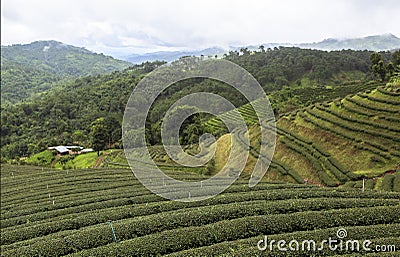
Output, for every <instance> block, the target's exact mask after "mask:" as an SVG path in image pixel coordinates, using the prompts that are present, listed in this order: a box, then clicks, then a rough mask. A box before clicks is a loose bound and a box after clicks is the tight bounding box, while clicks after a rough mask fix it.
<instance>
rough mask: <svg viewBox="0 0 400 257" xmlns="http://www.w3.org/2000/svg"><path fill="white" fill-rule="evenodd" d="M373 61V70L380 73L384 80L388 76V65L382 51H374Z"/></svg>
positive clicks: (376, 73) (377, 73) (371, 57)
mask: <svg viewBox="0 0 400 257" xmlns="http://www.w3.org/2000/svg"><path fill="white" fill-rule="evenodd" d="M370 60H371V63H372V66H371V70H372V72H373V73H374V74H375V75H378V76H379V77H380V79H381V80H382V81H384V80H385V78H386V73H387V67H386V64H385V62H384V60H383V58H382V55H381V54H380V53H376V52H374V53H372V54H371V56H370Z"/></svg>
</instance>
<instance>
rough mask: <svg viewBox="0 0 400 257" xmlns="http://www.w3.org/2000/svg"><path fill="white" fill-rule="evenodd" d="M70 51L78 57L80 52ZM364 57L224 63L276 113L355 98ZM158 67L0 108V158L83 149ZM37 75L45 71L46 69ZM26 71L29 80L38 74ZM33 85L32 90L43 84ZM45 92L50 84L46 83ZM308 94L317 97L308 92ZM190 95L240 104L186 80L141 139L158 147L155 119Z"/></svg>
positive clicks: (294, 55) (271, 55) (365, 67)
mask: <svg viewBox="0 0 400 257" xmlns="http://www.w3.org/2000/svg"><path fill="white" fill-rule="evenodd" d="M21 47H22V46H21ZM60 47H61V46H60ZM62 47H64V46H62ZM51 49H52V48H50V49H49V50H47V51H51ZM76 51H77V52H85V50H83V49H80V48H78V49H76ZM85 54H86V53H85ZM370 54H371V52H368V51H351V50H348V51H337V52H323V51H318V50H307V49H299V48H279V49H278V48H277V49H270V50H267V51H264V52H256V53H249V52H247V51H244V53H243V54H239V52H231V53H230V54H229V55H227V56H226V57H225V58H226V59H228V60H231V61H233V62H235V63H237V64H239V65H241V66H242V67H244V68H245V69H247V70H248V71H249V72H250V73H251V74H252V75H253V76H255V78H256V79H257V80H258V81H259V82H260V83H261V85H262V87H263V88H264V90H265V91H266V92H267V93H268V94H271V95H272V97H271V98H272V101H273V105H274V106H273V107H274V111H275V113H276V114H279V113H285V112H287V111H290V110H294V109H297V108H299V107H304V106H307V105H309V104H310V103H314V102H319V101H324V100H332V99H334V98H335V97H337V96H341V97H344V96H345V95H347V94H349V93H355V92H357V91H355V90H356V89H357V87H360V88H363V87H364V84H365V81H367V80H369V79H370V78H372V75H371V73H370V71H369V66H370V61H369V56H370ZM89 55H90V54H89ZM389 55H390V54H385V55H384V57H385V58H388V56H389ZM96 56H98V55H93V56H92V55H90V56H89V57H88V59H89V60H90V58H92V57H93V58H94V57H96ZM161 64H163V63H162V62H153V63H144V64H142V65H135V66H132V67H131V68H128V69H125V70H123V71H118V72H113V73H111V74H105V75H97V76H85V77H80V78H78V79H76V80H74V81H70V82H68V83H65V82H63V83H61V85H60V86H59V87H58V88H56V89H53V90H51V91H46V90H47V89H43V90H44V92H43V93H41V94H40V95H38V96H37V97H35V98H34V99H31V100H30V102H26V103H20V104H17V105H13V106H5V105H2V122H1V135H2V141H1V149H2V151H1V154H2V157H3V158H6V159H13V158H18V157H25V156H29V155H31V154H34V153H37V152H40V151H43V150H45V149H46V148H47V146H49V145H57V144H72V143H74V142H75V143H76V144H82V145H85V146H88V147H90V145H88V143H89V142H88V137H87V135H88V133H89V130H90V124H91V123H92V122H93V121H94V120H95V119H97V118H99V117H112V118H113V119H116V120H117V121H118V122H121V119H122V115H123V111H124V108H125V104H126V102H127V100H128V97H129V95H130V93H131V92H132V90H133V88H134V87H135V85H136V83H138V82H139V81H140V79H141V78H142V77H143V76H145V74H147V73H148V72H150V71H151V70H153V69H154V68H156V67H158V66H159V65H161ZM37 66H38V67H39V65H37ZM87 66H89V67H90V66H91V65H87ZM43 69H46V70H49V69H51V68H49V67H47V66H46V68H43ZM5 72H7V71H5ZM32 72H33V73H34V74H35V72H39V71H38V70H32ZM18 74H19V75H21V74H22V73H18V72H17V74H14V75H12V74H11V73H10V74H9V76H10V78H18V76H19V75H18ZM38 74H39V75H38V76H37V77H35V76H34V75H32V76H30V75H29V74H26V77H24V78H21V80H25V79H31V80H34V79H35V78H38V79H39V78H45V77H46V76H44V75H43V76H42V75H41V73H38ZM54 76H56V75H54ZM39 80H40V79H39ZM13 81H14V80H13ZM15 81H18V79H16V80H15ZM2 83H3V81H2ZM35 83H36V82H35ZM39 84H40V83H38V84H37V87H35V88H36V89H39V88H40V87H42V86H45V85H46V84H40V86H39ZM47 85H49V86H51V85H52V84H51V83H50V82H49V84H47ZM354 85H356V86H354ZM9 89H10V88H9ZM36 89H32V90H33V91H35V90H36ZM2 90H3V87H2ZM4 90H5V91H7V90H6V89H4ZM28 91H29V90H28ZM313 91H315V92H319V93H320V94H319V95H315V94H314V95H313V94H310V93H309V92H313ZM11 92H14V93H16V94H18V95H19V94H20V92H18V91H9V93H6V94H4V96H7V94H11ZM194 92H210V93H215V94H219V95H221V96H223V97H225V98H226V99H228V100H229V101H230V102H232V103H233V104H234V105H235V106H237V107H239V106H241V105H243V104H245V103H246V101H245V99H244V98H243V96H241V95H240V94H239V93H238V92H237V91H236V90H234V89H233V88H231V87H230V86H227V85H224V84H223V83H220V82H218V81H213V80H206V79H193V80H188V81H182V82H179V83H177V84H175V85H173V86H172V87H170V88H168V90H166V91H165V92H163V93H162V94H161V95H160V97H159V98H158V99H157V101H156V102H155V104H154V108H153V109H152V110H151V112H150V115H149V118H148V122H149V124H151V126H150V128H149V130H148V138H149V142H150V143H151V144H160V139H159V137H158V136H157V132H158V131H159V124H160V121H161V117H163V113H165V112H166V111H167V110H168V108H169V107H170V106H171V105H172V104H173V103H174V102H175V101H176V100H178V99H179V98H181V97H183V96H185V95H188V94H191V93H194ZM29 94H30V93H29ZM307 94H308V95H307ZM2 95H3V94H2ZM21 95H23V93H21ZM302 95H304V97H303V96H302ZM205 119H208V117H205ZM82 135H83V136H82ZM119 139H120V135H119V136H118V133H117V132H116V133H115V137H114V138H113V140H112V141H113V142H112V143H118V142H119ZM189 143H192V142H189Z"/></svg>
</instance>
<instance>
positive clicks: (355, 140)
mask: <svg viewBox="0 0 400 257" xmlns="http://www.w3.org/2000/svg"><path fill="white" fill-rule="evenodd" d="M299 116H300V117H301V118H302V119H303V120H304V121H306V122H309V123H311V124H313V125H314V126H316V127H318V128H320V129H322V130H325V131H328V132H330V133H332V134H334V135H337V136H340V137H342V138H345V139H348V140H351V141H354V142H362V140H360V139H359V138H356V137H354V136H351V135H349V134H347V133H343V132H341V131H339V130H337V129H334V128H332V127H328V126H325V125H322V124H321V123H319V122H316V121H314V120H312V119H310V118H309V117H308V116H307V115H306V114H305V113H304V112H299ZM364 143H365V144H367V145H364V146H361V147H362V149H363V150H366V151H369V152H371V153H374V154H377V155H379V156H381V157H383V158H385V159H387V160H389V159H390V157H389V155H388V154H385V153H383V152H382V151H380V150H378V149H375V148H372V147H369V146H368V145H370V146H373V145H372V142H364ZM357 146H358V145H357Z"/></svg>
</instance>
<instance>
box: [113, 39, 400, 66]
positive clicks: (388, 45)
mask: <svg viewBox="0 0 400 257" xmlns="http://www.w3.org/2000/svg"><path fill="white" fill-rule="evenodd" d="M260 45H263V46H264V47H265V49H267V48H274V47H278V46H287V47H291V46H293V47H300V48H310V49H317V50H327V51H332V50H342V49H352V50H371V51H387V50H394V49H399V48H400V38H398V37H396V36H395V35H393V34H383V35H375V36H368V37H361V38H349V39H334V38H329V39H325V40H323V41H321V42H314V43H299V44H295V43H263V44H260ZM260 45H249V46H231V47H229V48H228V49H224V48H222V47H212V48H207V49H203V50H196V51H162V52H153V53H145V54H132V55H128V56H125V57H120V58H121V59H123V60H125V61H129V62H131V63H142V62H145V61H156V60H159V61H167V62H169V61H173V60H176V59H178V58H179V57H182V56H187V55H189V56H193V55H194V56H200V55H204V56H210V55H211V56H215V55H222V54H224V53H226V52H229V51H235V50H236V51H238V50H240V48H243V47H247V48H248V49H250V50H258V47H259V46H260Z"/></svg>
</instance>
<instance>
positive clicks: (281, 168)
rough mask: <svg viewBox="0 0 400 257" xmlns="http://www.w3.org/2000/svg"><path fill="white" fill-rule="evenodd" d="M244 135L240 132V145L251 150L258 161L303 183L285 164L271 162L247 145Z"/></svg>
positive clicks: (238, 133) (275, 161)
mask: <svg viewBox="0 0 400 257" xmlns="http://www.w3.org/2000/svg"><path fill="white" fill-rule="evenodd" d="M244 133H245V131H243V130H238V131H237V135H238V140H239V143H240V144H241V145H242V146H243V147H244V148H245V149H249V153H250V154H251V155H252V156H253V157H254V158H256V159H260V160H261V161H263V162H264V163H270V166H271V167H272V168H275V169H276V170H277V171H278V172H280V173H281V174H282V175H284V176H285V175H286V176H290V177H291V178H292V179H293V180H294V181H296V182H297V183H300V184H301V183H303V182H304V181H303V178H302V177H301V176H300V175H299V174H298V173H297V172H295V171H293V170H291V169H289V168H288V167H286V166H285V165H284V164H283V163H281V162H279V161H277V160H274V159H273V160H270V159H269V158H268V157H267V156H263V155H261V154H260V152H258V150H257V149H256V148H254V147H252V146H251V145H247V144H246V143H245V140H244Z"/></svg>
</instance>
